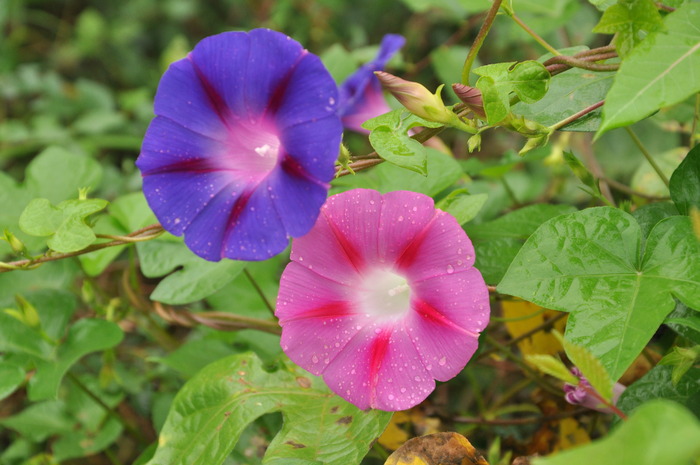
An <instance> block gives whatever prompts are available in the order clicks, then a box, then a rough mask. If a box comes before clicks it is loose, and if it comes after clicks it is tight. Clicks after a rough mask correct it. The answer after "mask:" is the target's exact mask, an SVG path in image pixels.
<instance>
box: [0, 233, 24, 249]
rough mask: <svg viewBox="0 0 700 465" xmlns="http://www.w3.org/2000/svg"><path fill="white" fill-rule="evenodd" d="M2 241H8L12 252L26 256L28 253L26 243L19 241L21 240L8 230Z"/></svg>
mask: <svg viewBox="0 0 700 465" xmlns="http://www.w3.org/2000/svg"><path fill="white" fill-rule="evenodd" d="M1 239H2V240H4V241H7V243H8V244H10V247H12V251H13V252H14V253H16V254H20V255H24V254H25V253H26V252H27V247H26V246H25V245H24V243H23V242H22V241H21V240H19V238H18V237H17V236H15V235H14V234H13V233H12V232H11V231H10V230H8V229H6V230H5V234H4V235H3V237H2V238H1Z"/></svg>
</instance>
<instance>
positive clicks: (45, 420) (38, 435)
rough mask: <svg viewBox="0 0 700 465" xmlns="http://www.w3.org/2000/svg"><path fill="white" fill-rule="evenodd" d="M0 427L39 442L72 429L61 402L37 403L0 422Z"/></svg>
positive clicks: (71, 423) (70, 421)
mask: <svg viewBox="0 0 700 465" xmlns="http://www.w3.org/2000/svg"><path fill="white" fill-rule="evenodd" d="M0 425H3V426H6V427H8V428H12V429H13V430H15V431H17V432H18V433H20V434H21V435H22V436H24V437H26V438H28V439H30V440H32V441H34V442H41V441H43V440H44V439H46V438H48V437H49V436H53V435H55V434H61V433H64V432H67V431H70V429H71V428H72V427H73V421H72V419H71V418H70V416H68V414H67V413H66V411H65V406H64V404H63V402H58V401H47V402H39V403H36V404H33V405H30V406H29V407H27V408H25V409H24V410H22V411H21V412H19V413H18V414H16V415H13V416H11V417H8V418H3V419H2V420H0Z"/></svg>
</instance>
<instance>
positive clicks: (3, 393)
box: [0, 361, 25, 400]
mask: <svg viewBox="0 0 700 465" xmlns="http://www.w3.org/2000/svg"><path fill="white" fill-rule="evenodd" d="M24 376H25V373H24V370H23V369H22V367H19V366H17V365H12V364H11V363H6V362H3V361H0V400H2V399H4V398H5V397H7V396H9V395H10V394H12V393H13V392H15V390H16V389H17V388H18V387H19V386H20V385H21V384H22V383H23V382H24Z"/></svg>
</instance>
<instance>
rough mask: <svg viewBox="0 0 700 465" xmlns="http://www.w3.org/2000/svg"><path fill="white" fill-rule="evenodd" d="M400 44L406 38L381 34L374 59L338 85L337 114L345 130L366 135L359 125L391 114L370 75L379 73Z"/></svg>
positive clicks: (365, 131)
mask: <svg viewBox="0 0 700 465" xmlns="http://www.w3.org/2000/svg"><path fill="white" fill-rule="evenodd" d="M404 43H406V39H404V38H403V37H402V36H400V35H398V34H387V35H385V36H384V38H383V39H382V43H381V45H380V47H379V53H377V56H376V57H375V58H374V60H372V61H370V62H369V63H366V64H365V65H363V66H362V67H361V68H360V69H358V70H357V71H355V72H354V73H353V74H352V75H351V76H350V77H348V78H347V79H346V80H345V81H344V82H343V83H342V84H341V85H340V89H338V93H339V96H340V102H339V104H338V115H340V117H341V119H342V121H343V125H344V126H345V127H346V128H347V129H350V130H352V131H356V132H361V133H369V131H368V130H366V129H364V128H363V127H362V123H364V122H365V121H367V120H368V119H372V118H374V117H376V116H379V115H383V114H384V113H387V112H389V111H391V108H389V105H388V104H387V103H386V100H385V98H384V91H383V90H382V85H381V83H380V82H379V79H377V77H376V76H375V75H374V72H375V71H381V70H383V69H384V67H385V66H386V64H387V62H388V61H389V60H390V59H391V57H392V56H394V54H395V53H396V52H398V51H399V49H400V48H401V47H403V45H404Z"/></svg>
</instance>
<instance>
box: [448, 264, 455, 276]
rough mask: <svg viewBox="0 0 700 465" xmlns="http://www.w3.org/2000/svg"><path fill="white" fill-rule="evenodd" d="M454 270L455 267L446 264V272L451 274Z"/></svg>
mask: <svg viewBox="0 0 700 465" xmlns="http://www.w3.org/2000/svg"><path fill="white" fill-rule="evenodd" d="M454 272H455V267H454V266H452V265H447V274H452V273H454Z"/></svg>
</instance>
